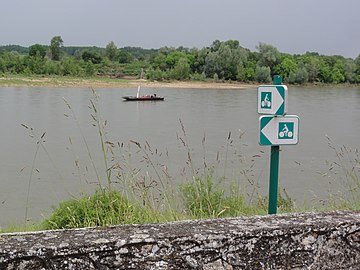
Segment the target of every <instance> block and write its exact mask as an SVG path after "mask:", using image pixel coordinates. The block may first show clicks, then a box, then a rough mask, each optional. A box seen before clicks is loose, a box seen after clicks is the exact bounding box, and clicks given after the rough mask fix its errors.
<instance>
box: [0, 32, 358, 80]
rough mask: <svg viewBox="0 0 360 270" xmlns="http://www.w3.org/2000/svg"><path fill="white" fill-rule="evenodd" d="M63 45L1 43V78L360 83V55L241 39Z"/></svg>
mask: <svg viewBox="0 0 360 270" xmlns="http://www.w3.org/2000/svg"><path fill="white" fill-rule="evenodd" d="M63 44H64V42H63V40H62V38H61V37H60V36H55V37H53V38H52V39H51V41H50V44H49V45H40V44H34V45H32V46H30V47H21V46H17V45H6V46H0V78H1V77H2V78H5V79H6V77H7V76H9V75H23V76H32V75H36V76H43V77H51V76H65V77H75V78H111V79H113V80H121V79H126V78H140V79H148V80H150V81H168V80H177V81H209V80H211V81H216V82H243V83H270V82H271V78H272V76H273V75H274V74H277V75H280V76H282V78H283V81H284V83H287V84H306V83H311V84H340V83H346V84H358V83H360V54H359V56H358V57H357V58H356V59H351V58H345V57H343V56H340V55H334V56H326V55H319V54H318V53H316V52H306V53H304V54H301V55H300V54H299V55H298V54H297V55H291V54H288V53H282V52H280V51H278V49H277V48H276V47H274V46H272V45H270V44H265V43H259V45H258V46H257V51H250V50H249V49H247V48H244V47H242V46H241V44H240V42H239V41H237V40H228V41H223V42H222V41H219V40H215V41H214V42H213V43H212V44H211V45H210V46H208V47H204V48H201V49H198V48H191V49H188V48H184V47H179V48H171V47H162V48H159V49H143V48H139V47H123V48H118V47H117V46H116V45H115V44H114V42H109V43H108V44H107V46H106V47H105V48H99V47H72V46H63ZM0 83H2V84H4V81H2V80H0ZM10 83H11V81H10Z"/></svg>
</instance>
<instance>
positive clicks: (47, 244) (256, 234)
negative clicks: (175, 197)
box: [0, 211, 360, 270]
mask: <svg viewBox="0 0 360 270" xmlns="http://www.w3.org/2000/svg"><path fill="white" fill-rule="evenodd" d="M0 269H17V270H23V269H46V270H47V269H68V270H71V269H76V270H81V269H87V270H88V269H204V270H212V269H217V270H218V269H219V270H222V269H223V270H225V269H226V270H231V269H360V212H350V211H349V212H330V213H301V214H287V215H271V216H253V217H238V218H226V219H208V220H191V221H179V222H170V223H160V224H145V225H121V226H111V227H97V228H85V229H74V230H56V231H40V232H30V233H11V234H0Z"/></svg>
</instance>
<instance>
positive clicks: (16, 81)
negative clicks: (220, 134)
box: [0, 76, 258, 89]
mask: <svg viewBox="0 0 360 270" xmlns="http://www.w3.org/2000/svg"><path fill="white" fill-rule="evenodd" d="M0 86H2V87H66V88H84V87H85V88H86V87H93V88H137V87H138V86H141V87H150V88H194V89H197V88H198V89H209V88H210V89H211V88H214V89H245V88H247V89H249V88H256V87H257V86H258V85H257V84H249V83H239V82H212V81H207V82H200V81H166V82H165V81H164V82H157V81H148V80H143V79H142V80H140V79H135V78H126V79H116V78H75V77H43V76H37V77H35V76H3V77H0Z"/></svg>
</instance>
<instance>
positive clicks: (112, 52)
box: [105, 41, 117, 61]
mask: <svg viewBox="0 0 360 270" xmlns="http://www.w3.org/2000/svg"><path fill="white" fill-rule="evenodd" d="M105 56H106V57H107V58H109V60H111V61H115V60H116V57H117V47H116V45H115V43H114V42H113V41H110V43H109V44H108V45H106V48H105Z"/></svg>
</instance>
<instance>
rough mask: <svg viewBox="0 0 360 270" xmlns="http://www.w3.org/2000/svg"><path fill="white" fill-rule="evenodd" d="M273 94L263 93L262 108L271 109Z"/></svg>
mask: <svg viewBox="0 0 360 270" xmlns="http://www.w3.org/2000/svg"><path fill="white" fill-rule="evenodd" d="M271 94H272V93H271V92H262V93H261V108H262V109H270V108H271Z"/></svg>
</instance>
